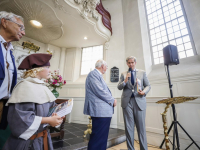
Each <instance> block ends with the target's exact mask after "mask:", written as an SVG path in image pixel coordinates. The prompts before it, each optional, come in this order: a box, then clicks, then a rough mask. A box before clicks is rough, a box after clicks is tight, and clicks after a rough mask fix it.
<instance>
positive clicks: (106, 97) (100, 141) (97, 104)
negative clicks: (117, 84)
mask: <svg viewBox="0 0 200 150" xmlns="http://www.w3.org/2000/svg"><path fill="white" fill-rule="evenodd" d="M95 68H96V69H94V70H93V71H91V72H90V73H89V74H88V76H87V79H86V83H85V90H86V96H85V105H84V114H85V115H90V116H91V118H92V134H91V135H90V141H89V143H88V150H106V147H107V140H108V133H109V128H110V121H111V118H112V115H113V113H114V107H115V106H116V105H117V101H116V99H114V98H113V97H112V94H111V92H110V90H109V88H108V86H107V85H106V83H105V81H104V79H103V76H102V75H103V74H104V73H105V72H106V70H107V64H106V62H105V61H104V60H98V61H97V62H96V64H95Z"/></svg>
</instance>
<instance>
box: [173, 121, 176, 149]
mask: <svg viewBox="0 0 200 150" xmlns="http://www.w3.org/2000/svg"><path fill="white" fill-rule="evenodd" d="M174 126H175V124H174ZM175 133H176V131H175V127H174V131H173V150H175V140H176V136H175Z"/></svg>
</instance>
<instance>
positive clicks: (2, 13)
mask: <svg viewBox="0 0 200 150" xmlns="http://www.w3.org/2000/svg"><path fill="white" fill-rule="evenodd" d="M2 18H4V19H8V20H11V21H17V20H16V18H18V19H20V20H21V21H22V22H24V19H23V18H22V17H21V16H18V15H15V14H13V13H11V12H6V11H0V24H1V19H2Z"/></svg>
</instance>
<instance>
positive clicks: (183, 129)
mask: <svg viewBox="0 0 200 150" xmlns="http://www.w3.org/2000/svg"><path fill="white" fill-rule="evenodd" d="M177 123H178V125H179V126H180V127H181V129H182V130H183V131H184V132H185V134H187V136H188V137H189V138H190V140H192V142H193V143H194V144H195V145H196V146H197V147H198V148H199V149H200V147H199V146H198V145H197V143H196V142H195V141H194V140H193V139H192V137H191V136H190V135H189V134H188V133H187V131H186V130H185V129H184V128H183V127H182V126H181V124H180V123H179V122H178V121H177Z"/></svg>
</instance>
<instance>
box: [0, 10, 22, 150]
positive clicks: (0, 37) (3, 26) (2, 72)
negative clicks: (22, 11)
mask: <svg viewBox="0 0 200 150" xmlns="http://www.w3.org/2000/svg"><path fill="white" fill-rule="evenodd" d="M24 30H25V28H24V24H23V18H22V17H20V16H18V15H15V14H13V13H8V12H5V11H1V12H0V42H1V43H0V149H1V148H2V146H3V144H4V143H5V141H6V139H7V138H8V136H9V135H8V134H9V133H10V132H9V129H6V127H7V112H8V107H6V106H5V104H6V102H7V100H8V98H9V97H10V94H11V93H12V90H13V88H14V86H15V85H16V82H17V70H16V67H15V60H14V56H13V54H12V51H11V50H12V49H13V46H12V44H11V42H12V41H19V40H20V39H21V38H22V36H23V35H25V31H24ZM5 129H6V130H5Z"/></svg>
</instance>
